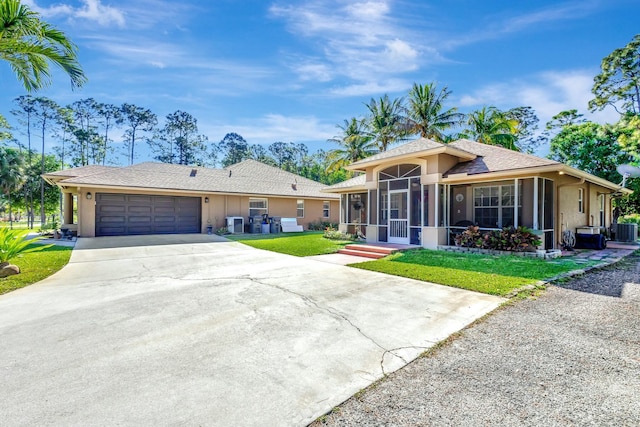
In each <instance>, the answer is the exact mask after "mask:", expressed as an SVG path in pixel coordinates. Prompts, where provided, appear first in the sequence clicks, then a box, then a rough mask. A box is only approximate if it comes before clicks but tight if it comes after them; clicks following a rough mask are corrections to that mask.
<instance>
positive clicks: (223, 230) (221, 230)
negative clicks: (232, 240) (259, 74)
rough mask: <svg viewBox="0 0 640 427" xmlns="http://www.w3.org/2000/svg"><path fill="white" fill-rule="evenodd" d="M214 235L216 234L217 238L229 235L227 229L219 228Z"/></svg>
mask: <svg viewBox="0 0 640 427" xmlns="http://www.w3.org/2000/svg"><path fill="white" fill-rule="evenodd" d="M216 234H217V235H218V236H222V235H224V234H230V233H229V229H228V228H227V227H220V228H218V229H217V230H216Z"/></svg>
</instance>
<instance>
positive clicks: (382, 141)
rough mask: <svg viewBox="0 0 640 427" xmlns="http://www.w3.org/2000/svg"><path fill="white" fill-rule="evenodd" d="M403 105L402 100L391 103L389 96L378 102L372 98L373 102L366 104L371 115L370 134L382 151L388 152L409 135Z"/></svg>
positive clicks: (369, 122)
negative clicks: (391, 146)
mask: <svg viewBox="0 0 640 427" xmlns="http://www.w3.org/2000/svg"><path fill="white" fill-rule="evenodd" d="M402 104H403V99H402V98H399V99H394V100H393V101H391V100H389V95H385V96H383V97H381V98H380V99H379V100H377V101H376V100H375V99H373V98H371V101H370V102H369V103H368V104H365V105H366V106H367V108H368V109H369V112H370V113H371V115H370V116H369V121H368V125H369V132H370V133H371V135H372V136H373V139H374V142H375V143H376V144H377V145H378V148H379V149H380V151H387V148H388V147H389V145H391V144H393V143H395V142H398V141H400V140H402V139H403V138H404V137H405V135H406V134H407V126H406V122H405V120H404V118H403V114H402V112H403V110H404V107H403V105H402Z"/></svg>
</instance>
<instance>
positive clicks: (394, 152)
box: [351, 138, 446, 166]
mask: <svg viewBox="0 0 640 427" xmlns="http://www.w3.org/2000/svg"><path fill="white" fill-rule="evenodd" d="M441 147H446V145H445V144H441V143H439V142H436V141H433V140H431V139H427V138H419V139H416V140H415V141H411V142H407V143H405V144H402V145H400V146H398V147H396V148H392V149H391V150H387V151H383V152H382V153H378V154H374V155H373V156H369V157H367V158H365V159H362V160H359V161H357V162H353V163H352V164H351V165H352V166H358V165H359V164H363V163H369V162H373V161H377V160H384V159H388V158H392V157H398V156H403V155H405V154H412V153H417V152H419V151H426V150H432V149H434V148H441Z"/></svg>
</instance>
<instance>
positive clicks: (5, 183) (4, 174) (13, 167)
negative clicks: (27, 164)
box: [0, 147, 24, 228]
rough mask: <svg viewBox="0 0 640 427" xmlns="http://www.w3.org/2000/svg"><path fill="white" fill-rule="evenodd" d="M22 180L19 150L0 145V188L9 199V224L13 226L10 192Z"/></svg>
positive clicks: (22, 164) (22, 173) (22, 166)
mask: <svg viewBox="0 0 640 427" xmlns="http://www.w3.org/2000/svg"><path fill="white" fill-rule="evenodd" d="M23 182H24V158H23V157H22V155H21V154H20V152H18V151H16V150H13V149H11V148H7V147H0V190H2V193H3V194H4V195H5V196H6V197H7V199H8V201H9V224H10V227H11V228H13V215H12V212H11V193H12V192H13V191H15V190H16V189H18V188H19V187H20V186H21V185H22V183H23Z"/></svg>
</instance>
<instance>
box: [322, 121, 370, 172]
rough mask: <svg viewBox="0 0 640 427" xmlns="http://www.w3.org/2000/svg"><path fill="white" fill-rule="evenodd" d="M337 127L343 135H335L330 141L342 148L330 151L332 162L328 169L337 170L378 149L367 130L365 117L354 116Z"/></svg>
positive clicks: (329, 155)
mask: <svg viewBox="0 0 640 427" xmlns="http://www.w3.org/2000/svg"><path fill="white" fill-rule="evenodd" d="M337 127H338V128H339V129H340V130H341V131H342V133H341V135H340V136H335V137H333V138H331V139H329V141H330V142H335V143H336V144H338V145H339V146H340V148H338V149H335V150H331V151H330V152H329V153H328V158H329V160H330V163H329V167H328V168H327V171H329V172H331V171H336V170H338V169H340V168H342V167H344V166H346V165H348V164H350V163H353V162H357V161H358V160H362V159H364V158H365V157H369V156H371V155H372V154H375V153H376V152H377V151H378V150H377V148H376V143H375V142H374V141H373V137H372V136H371V134H369V133H368V132H367V121H366V120H365V119H356V118H355V117H352V118H351V119H350V120H345V121H344V124H343V125H342V126H341V125H338V126H337Z"/></svg>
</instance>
